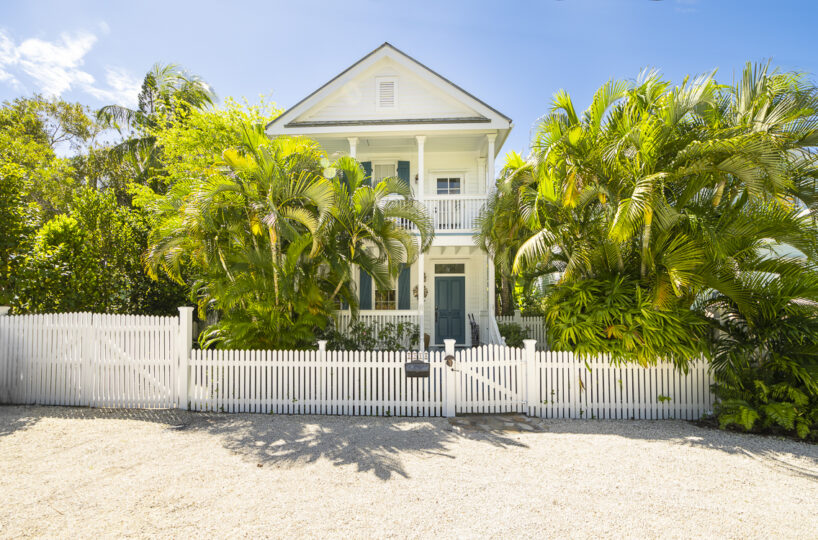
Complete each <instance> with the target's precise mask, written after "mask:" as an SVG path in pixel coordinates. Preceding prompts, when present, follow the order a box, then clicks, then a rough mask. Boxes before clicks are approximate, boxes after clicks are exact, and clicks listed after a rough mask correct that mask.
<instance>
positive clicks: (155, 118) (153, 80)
mask: <svg viewBox="0 0 818 540" xmlns="http://www.w3.org/2000/svg"><path fill="white" fill-rule="evenodd" d="M215 99H216V94H215V93H214V92H213V89H212V88H211V87H210V85H208V84H207V83H206V82H204V80H203V79H202V78H201V77H199V76H197V75H193V74H190V73H188V72H187V71H185V70H184V69H183V68H182V67H181V66H179V65H177V64H159V63H157V64H154V65H153V67H152V68H151V69H150V71H148V73H147V74H146V75H145V78H144V80H143V81H142V89H141V91H140V93H139V97H138V106H137V108H136V109H130V108H128V107H124V106H122V105H117V104H113V105H106V106H104V107H102V108H101V109H99V110H98V111H97V115H96V116H97V121H98V122H100V124H101V125H102V126H104V127H109V128H115V129H116V130H117V131H119V132H120V133H121V134H123V135H124V136H125V139H124V140H123V141H122V142H121V143H119V144H117V145H115V146H114V147H112V148H111V149H110V153H111V155H112V156H113V157H114V158H115V159H117V160H119V161H127V162H128V163H129V164H130V165H131V166H132V167H133V169H134V173H135V177H136V178H135V180H136V181H137V182H138V183H140V184H144V185H147V184H148V183H149V181H151V180H153V182H154V184H155V185H154V186H152V187H154V188H159V187H161V186H159V185H158V184H157V182H156V177H157V172H158V171H160V170H161V168H162V163H161V156H160V152H159V148H158V147H157V145H156V137H155V135H154V133H153V131H154V130H155V129H157V128H160V127H162V126H164V125H167V123H169V122H171V121H174V120H178V119H181V118H184V116H185V114H186V113H187V112H189V111H190V110H191V109H202V108H204V107H208V106H211V105H213V103H214V101H215Z"/></svg>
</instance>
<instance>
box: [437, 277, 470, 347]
mask: <svg viewBox="0 0 818 540" xmlns="http://www.w3.org/2000/svg"><path fill="white" fill-rule="evenodd" d="M444 339H454V340H456V341H457V344H458V345H465V344H466V278H465V277H462V276H460V277H436V278H435V343H438V344H443V340H444Z"/></svg>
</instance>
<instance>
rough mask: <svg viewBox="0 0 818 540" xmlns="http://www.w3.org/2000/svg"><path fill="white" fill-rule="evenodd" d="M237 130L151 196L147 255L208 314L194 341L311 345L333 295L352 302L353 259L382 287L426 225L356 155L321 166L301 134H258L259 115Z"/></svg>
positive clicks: (404, 195)
mask: <svg viewBox="0 0 818 540" xmlns="http://www.w3.org/2000/svg"><path fill="white" fill-rule="evenodd" d="M241 135H242V141H241V144H240V145H238V146H237V147H236V148H231V149H227V150H225V151H224V153H223V161H222V163H220V164H217V168H216V170H217V171H218V172H217V173H216V174H213V175H212V176H210V177H206V178H199V179H192V180H191V182H190V183H188V184H180V185H177V186H174V187H173V189H172V190H171V192H170V193H169V194H168V195H167V196H166V197H161V198H159V199H158V200H157V201H156V202H155V203H154V207H153V208H152V210H153V213H154V215H156V216H159V220H158V221H159V225H158V227H157V228H156V229H155V231H154V234H153V236H152V238H151V248H150V251H149V252H148V255H147V263H148V266H149V268H150V269H151V271H153V272H157V271H159V270H160V269H162V270H163V271H165V272H167V273H168V274H170V275H171V276H173V277H175V278H176V279H182V270H183V269H187V270H188V272H189V273H190V274H193V275H195V276H196V281H195V283H194V287H193V291H194V294H195V295H196V298H197V301H198V304H199V306H200V310H201V313H202V314H203V315H204V314H205V313H207V312H211V311H218V312H219V314H220V320H219V322H218V323H217V324H215V325H212V326H211V327H209V328H208V330H207V331H206V333H205V335H204V344H205V345H210V344H215V343H218V344H219V345H220V346H223V347H247V346H253V347H267V348H292V347H304V346H311V345H312V341H313V340H314V338H315V332H316V330H319V329H321V328H323V327H324V326H325V325H326V324H327V322H328V321H329V319H330V317H331V313H332V311H333V310H334V309H336V308H337V307H338V306H339V305H340V303H341V302H340V300H343V302H344V303H346V304H348V305H350V306H351V307H352V308H353V310H355V311H356V310H357V298H356V294H355V293H356V291H355V290H354V286H353V281H352V272H351V269H352V268H353V266H354V265H357V266H359V267H361V268H363V269H364V270H366V271H367V272H369V273H370V275H372V276H373V278H374V279H375V280H376V283H377V284H378V285H380V286H383V287H386V286H388V285H389V284H390V283H391V281H392V280H393V279H394V278H395V277H396V276H397V274H398V272H399V271H400V268H401V265H402V264H410V263H412V262H413V261H414V260H415V258H416V257H417V254H418V253H419V251H420V250H425V249H428V247H429V245H430V244H431V238H432V234H433V231H432V230H431V223H430V220H429V217H428V216H427V215H426V213H425V210H424V209H423V208H422V207H421V206H419V205H418V204H417V203H415V202H414V201H413V200H412V199H411V194H410V193H409V191H408V188H407V187H406V185H405V184H404V183H403V182H400V181H399V180H398V179H387V180H384V181H382V182H379V183H378V184H377V185H375V186H374V187H370V186H369V185H367V184H366V182H365V179H364V178H363V169H362V168H361V167H360V165H359V164H358V162H357V161H355V160H354V159H351V158H342V159H341V160H339V162H338V163H336V164H335V166H334V167H330V166H329V165H330V164H329V162H328V161H327V159H326V157H325V155H324V153H323V152H322V151H321V150H320V148H319V147H318V145H317V144H316V143H315V142H313V141H310V140H307V139H299V138H284V137H282V138H277V139H273V140H269V139H268V138H267V137H266V135H265V134H264V131H263V128H262V127H261V126H260V125H257V126H245V128H244V129H243V132H242V134H241ZM327 176H332V177H331V178H328V177H327ZM409 223H412V224H413V226H414V229H415V230H414V231H410V230H409V229H408V228H407V227H406V225H407V224H409Z"/></svg>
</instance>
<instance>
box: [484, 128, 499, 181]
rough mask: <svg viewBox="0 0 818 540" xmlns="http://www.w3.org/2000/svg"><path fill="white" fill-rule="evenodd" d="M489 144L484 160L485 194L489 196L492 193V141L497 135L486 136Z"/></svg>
mask: <svg viewBox="0 0 818 540" xmlns="http://www.w3.org/2000/svg"><path fill="white" fill-rule="evenodd" d="M486 139H488V143H489V151H488V156H487V157H488V159H486V193H487V194H490V193H491V192H493V191H494V140H495V139H497V135H496V134H494V133H489V134H488V135H486Z"/></svg>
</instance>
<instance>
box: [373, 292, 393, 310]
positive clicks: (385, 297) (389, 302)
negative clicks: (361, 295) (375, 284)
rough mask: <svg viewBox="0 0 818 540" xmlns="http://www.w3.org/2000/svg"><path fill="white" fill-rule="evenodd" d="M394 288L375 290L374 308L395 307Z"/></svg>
mask: <svg viewBox="0 0 818 540" xmlns="http://www.w3.org/2000/svg"><path fill="white" fill-rule="evenodd" d="M396 308H397V302H396V301H395V289H392V290H389V291H377V290H376V291H375V309H396Z"/></svg>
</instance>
